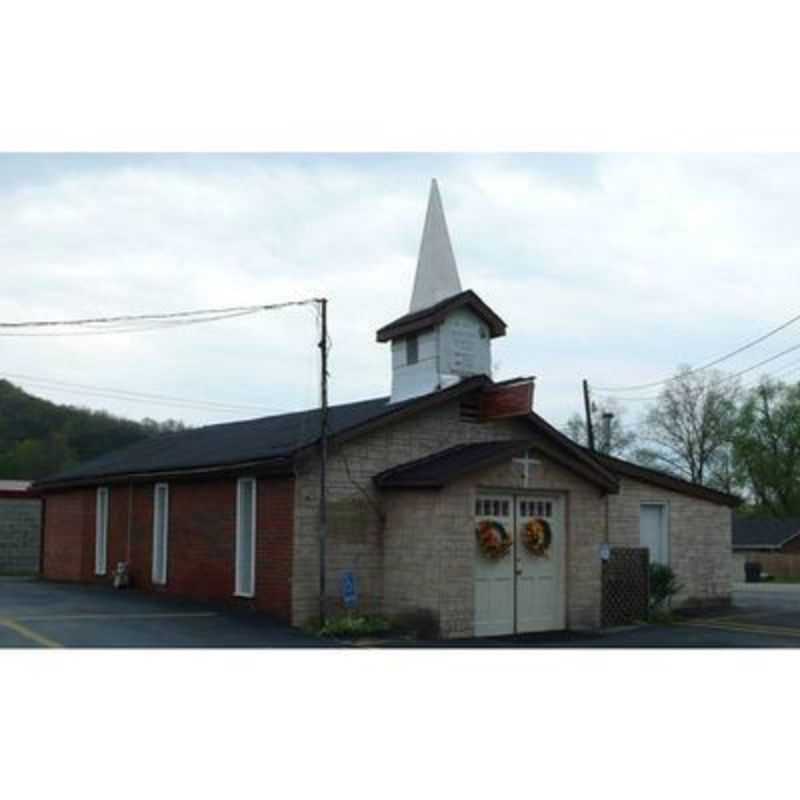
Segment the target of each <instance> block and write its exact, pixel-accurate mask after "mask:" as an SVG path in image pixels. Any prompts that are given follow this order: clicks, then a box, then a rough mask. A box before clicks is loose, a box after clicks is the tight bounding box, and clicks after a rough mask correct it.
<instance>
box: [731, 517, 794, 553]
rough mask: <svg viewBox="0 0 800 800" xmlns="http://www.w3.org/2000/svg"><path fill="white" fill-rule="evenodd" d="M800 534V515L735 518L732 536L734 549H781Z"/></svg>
mask: <svg viewBox="0 0 800 800" xmlns="http://www.w3.org/2000/svg"><path fill="white" fill-rule="evenodd" d="M798 535H800V517H790V518H788V519H770V518H766V517H761V518H758V517H734V518H733V530H732V534H731V536H732V540H733V549H734V550H780V548H781V547H783V546H784V545H785V544H787V543H788V542H790V541H791V540H792V539H794V538H795V537H796V536H798Z"/></svg>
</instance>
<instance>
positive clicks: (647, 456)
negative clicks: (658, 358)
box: [639, 367, 741, 491]
mask: <svg viewBox="0 0 800 800" xmlns="http://www.w3.org/2000/svg"><path fill="white" fill-rule="evenodd" d="M740 393H741V392H740V388H739V385H738V383H735V382H733V381H731V380H730V379H728V378H726V377H725V376H724V375H723V374H722V373H720V372H717V371H713V372H691V371H690V370H689V368H688V367H682V368H681V369H680V370H679V371H678V373H677V374H676V375H675V377H674V378H672V379H671V380H670V381H669V382H668V383H667V384H666V386H665V387H664V388H663V389H662V391H661V394H660V395H659V396H658V399H657V401H656V404H655V405H654V406H653V408H651V409H650V411H649V412H648V413H647V414H646V416H645V419H644V423H643V425H642V432H641V435H642V439H643V441H644V444H645V447H643V448H642V449H641V450H640V451H639V456H640V460H641V461H644V462H647V461H650V462H651V464H652V465H653V466H656V467H658V468H661V469H665V470H666V471H668V472H672V473H673V474H675V475H677V476H679V477H682V478H685V479H686V480H690V481H693V482H694V483H703V484H706V485H709V486H715V487H717V488H720V489H724V490H726V491H731V490H732V489H733V488H734V483H735V481H734V473H733V470H732V464H731V458H732V455H731V442H732V436H733V429H734V425H735V422H736V413H737V403H738V400H739V397H740Z"/></svg>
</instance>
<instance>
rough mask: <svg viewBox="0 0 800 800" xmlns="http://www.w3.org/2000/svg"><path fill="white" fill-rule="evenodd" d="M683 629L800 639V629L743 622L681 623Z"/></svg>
mask: <svg viewBox="0 0 800 800" xmlns="http://www.w3.org/2000/svg"><path fill="white" fill-rule="evenodd" d="M678 624H679V625H680V626H681V627H684V628H714V629H715V630H720V631H739V632H741V633H763V634H767V635H770V636H791V637H796V638H800V628H786V627H783V626H779V625H762V626H759V625H749V624H747V623H745V622H738V623H736V622H726V623H721V622H707V623H702V622H681V623H678Z"/></svg>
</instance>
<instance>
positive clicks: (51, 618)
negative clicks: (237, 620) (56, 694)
mask: <svg viewBox="0 0 800 800" xmlns="http://www.w3.org/2000/svg"><path fill="white" fill-rule="evenodd" d="M216 616H217V615H216V614H215V613H214V612H213V611H197V612H187V613H182V614H179V613H175V614H170V613H163V614H159V613H152V614H52V615H41V616H32V617H16V619H17V620H20V621H21V622H61V621H64V620H82V619H115V620H125V619H185V618H186V617H216Z"/></svg>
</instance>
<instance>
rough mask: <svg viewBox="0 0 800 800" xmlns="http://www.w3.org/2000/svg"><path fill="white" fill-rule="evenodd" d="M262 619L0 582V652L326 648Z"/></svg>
mask: <svg viewBox="0 0 800 800" xmlns="http://www.w3.org/2000/svg"><path fill="white" fill-rule="evenodd" d="M324 646H327V643H326V642H324V641H321V640H320V639H318V638H316V637H313V636H308V635H306V634H304V633H302V632H301V631H298V630H295V629H293V628H290V627H289V626H287V625H283V624H280V623H278V622H275V621H273V620H271V619H269V618H268V617H266V616H265V615H263V614H255V613H253V614H249V613H242V612H236V613H234V612H231V611H226V610H224V609H218V608H214V607H210V606H207V605H203V604H199V603H191V602H186V601H179V600H173V599H170V598H166V597H156V596H153V595H148V594H144V593H142V592H136V591H115V590H114V589H111V588H107V587H105V586H78V585H74V584H60V583H49V582H45V581H19V580H9V579H1V578H0V647H170V648H184V647H206V648H211V647H324Z"/></svg>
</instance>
